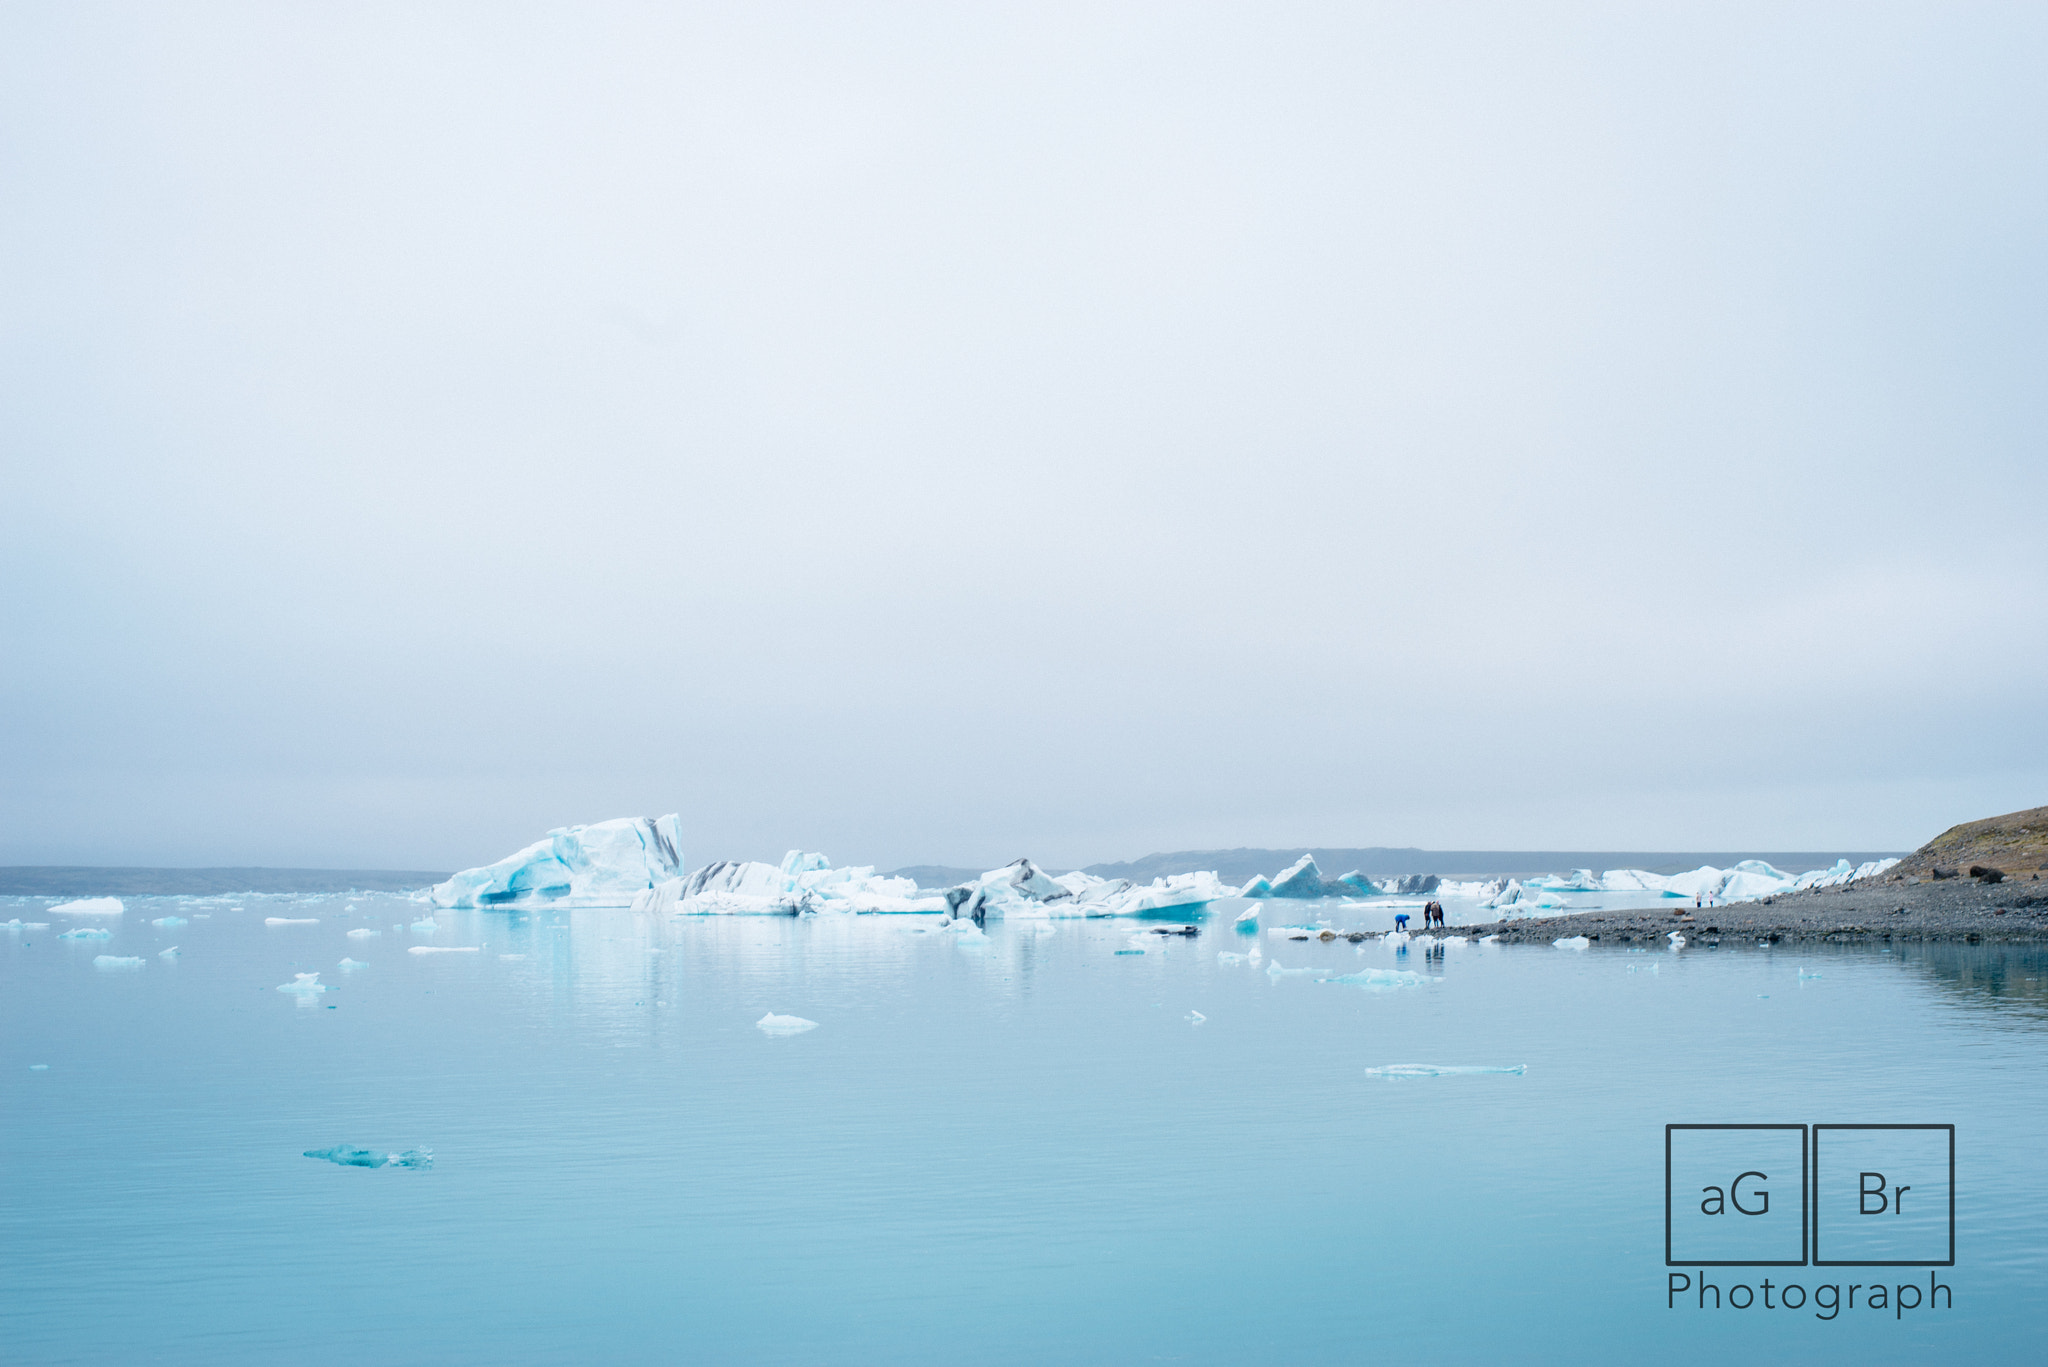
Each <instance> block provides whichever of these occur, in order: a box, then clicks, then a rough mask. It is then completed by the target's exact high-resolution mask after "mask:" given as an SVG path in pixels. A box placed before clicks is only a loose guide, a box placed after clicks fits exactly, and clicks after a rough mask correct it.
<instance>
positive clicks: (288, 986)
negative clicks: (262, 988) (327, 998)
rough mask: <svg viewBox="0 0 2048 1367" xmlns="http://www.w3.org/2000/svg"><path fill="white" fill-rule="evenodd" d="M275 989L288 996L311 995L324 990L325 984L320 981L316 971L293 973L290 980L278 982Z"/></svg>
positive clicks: (316, 994)
mask: <svg viewBox="0 0 2048 1367" xmlns="http://www.w3.org/2000/svg"><path fill="white" fill-rule="evenodd" d="M277 990H278V991H280V992H283V993H285V994H287V995H288V996H293V997H312V996H318V995H319V994H320V993H322V992H325V991H326V990H327V985H326V984H325V983H322V982H321V981H320V975H319V974H318V973H295V974H293V975H292V981H291V982H288V983H281V984H279V986H278V989H277Z"/></svg>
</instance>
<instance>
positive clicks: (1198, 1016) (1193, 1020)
mask: <svg viewBox="0 0 2048 1367" xmlns="http://www.w3.org/2000/svg"><path fill="white" fill-rule="evenodd" d="M1207 1019H1209V1018H1208V1017H1207V1016H1205V1015H1203V1014H1202V1013H1201V1012H1199V1011H1190V1012H1188V1024H1189V1025H1200V1024H1201V1023H1202V1022H1203V1021H1205V1020H1207Z"/></svg>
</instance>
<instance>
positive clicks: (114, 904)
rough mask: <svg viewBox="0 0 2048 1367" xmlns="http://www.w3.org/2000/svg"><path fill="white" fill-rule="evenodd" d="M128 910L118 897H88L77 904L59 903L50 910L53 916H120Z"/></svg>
mask: <svg viewBox="0 0 2048 1367" xmlns="http://www.w3.org/2000/svg"><path fill="white" fill-rule="evenodd" d="M127 910H128V908H127V907H125V906H123V905H122V904H121V899H120V898H118V897H86V898H81V899H80V900H78V901H76V902H59V903H58V904H57V905H56V906H54V907H51V908H50V914H51V915H52V916H120V915H123V914H125V913H126V912H127Z"/></svg>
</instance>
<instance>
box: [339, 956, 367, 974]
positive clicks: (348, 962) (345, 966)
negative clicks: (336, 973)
mask: <svg viewBox="0 0 2048 1367" xmlns="http://www.w3.org/2000/svg"><path fill="white" fill-rule="evenodd" d="M368 967H369V965H368V964H366V963H364V962H363V961H362V960H361V959H343V960H342V961H341V971H342V972H344V973H353V972H355V971H356V970H357V969H359V968H368Z"/></svg>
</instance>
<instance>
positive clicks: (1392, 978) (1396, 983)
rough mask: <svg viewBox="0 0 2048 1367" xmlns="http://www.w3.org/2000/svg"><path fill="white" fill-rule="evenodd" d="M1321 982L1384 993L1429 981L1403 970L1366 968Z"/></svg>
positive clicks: (1418, 974)
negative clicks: (1363, 970) (1362, 970)
mask: <svg viewBox="0 0 2048 1367" xmlns="http://www.w3.org/2000/svg"><path fill="white" fill-rule="evenodd" d="M1322 981H1323V982H1326V983H1338V984H1340V985H1342V986H1345V987H1363V988H1368V989H1370V990H1372V991H1374V992H1384V991H1388V990H1390V989H1393V988H1401V987H1420V986H1422V985H1423V984H1424V983H1426V982H1429V981H1430V979H1428V978H1425V977H1424V976H1423V975H1422V974H1420V973H1410V972H1409V971H1408V970H1407V969H1405V968H1368V969H1367V970H1366V971H1365V972H1363V973H1345V974H1342V975H1340V976H1338V977H1334V978H1324V979H1322Z"/></svg>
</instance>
